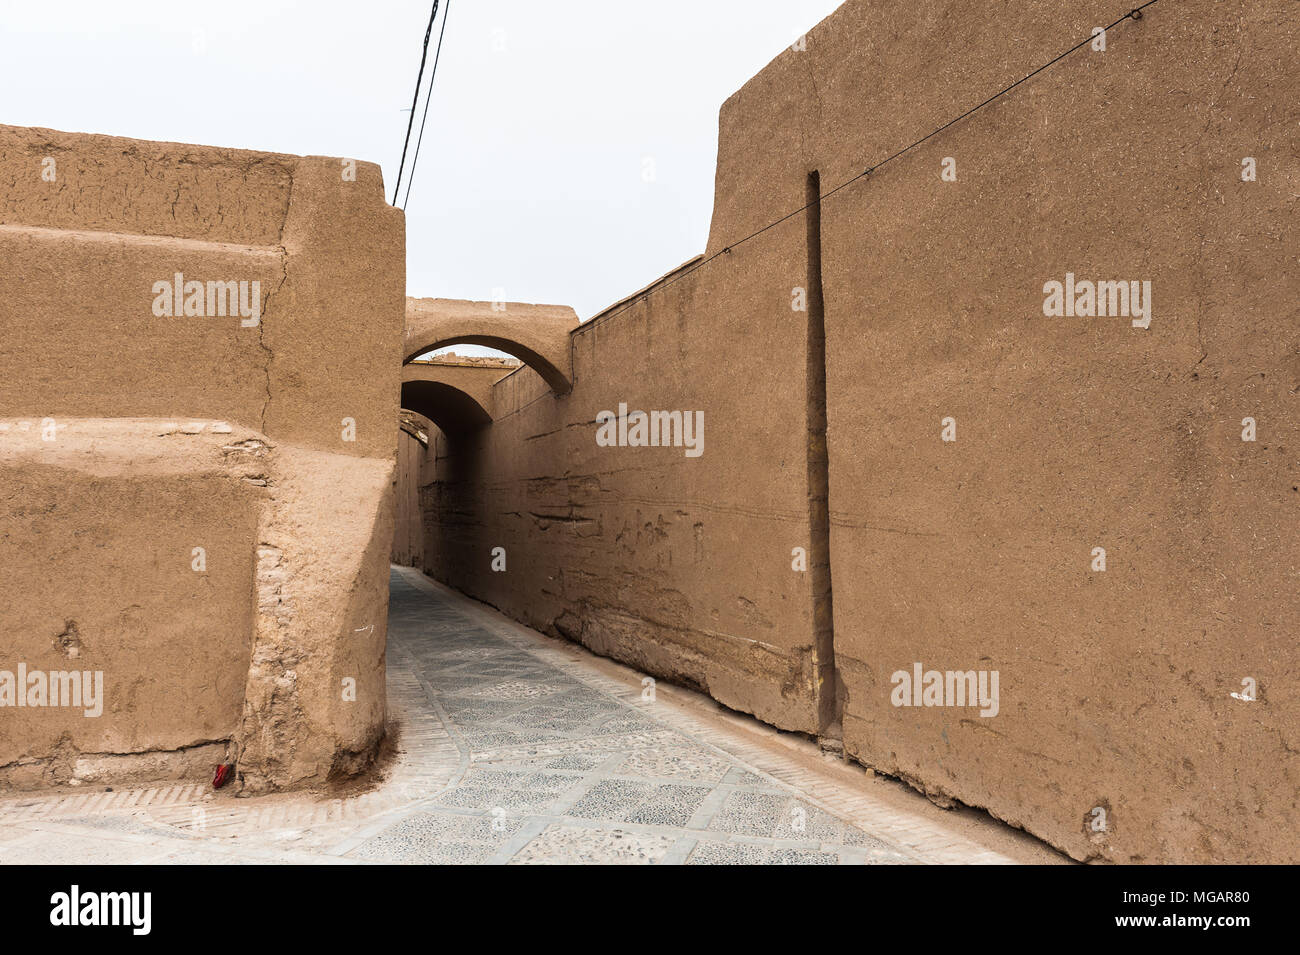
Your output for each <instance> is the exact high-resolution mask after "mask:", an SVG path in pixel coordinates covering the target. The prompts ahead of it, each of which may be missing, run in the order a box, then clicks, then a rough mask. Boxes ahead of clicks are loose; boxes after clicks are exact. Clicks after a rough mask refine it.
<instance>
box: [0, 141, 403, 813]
mask: <svg viewBox="0 0 1300 955" xmlns="http://www.w3.org/2000/svg"><path fill="white" fill-rule="evenodd" d="M47 159H48V160H51V161H52V162H53V166H52V167H50V168H52V169H53V170H54V171H55V175H54V178H53V179H45V178H42V171H43V169H45V168H46V167H47V163H46V160H47ZM348 162H349V161H341V160H339V159H329V158H320V157H297V156H282V155H274V154H264V153H252V152H247V151H243V150H228V149H218V148H213V147H201V146H187V145H180V144H174V143H149V142H141V141H138V140H128V139H120V138H116V137H105V136H87V135H80V134H71V133H61V132H55V131H52V130H41V129H18V128H14V127H0V182H3V183H4V184H5V185H6V194H5V196H4V199H3V205H0V247H3V253H4V256H5V260H6V262H7V263H8V264H9V265H10V267H9V268H6V269H5V270H4V271H3V273H2V274H0V303H2V304H0V324H2V325H3V328H4V334H5V348H4V350H3V352H0V372H3V374H0V472H2V473H3V480H0V496H3V497H4V499H5V501H6V505H7V506H8V507H9V508H11V510H9V511H8V512H7V513H6V515H5V518H4V520H5V524H4V533H3V537H0V566H3V567H4V568H5V569H6V571H7V572H6V573H5V580H6V599H5V606H4V608H3V621H2V623H3V626H4V629H5V631H6V632H7V633H9V634H11V635H16V636H13V637H12V639H11V640H10V641H9V642H8V644H7V645H6V646H4V659H3V661H2V662H0V669H4V668H7V669H10V670H12V669H13V667H14V666H15V665H16V663H17V662H18V661H23V662H25V663H26V664H27V665H28V666H30V667H33V668H36V667H37V666H38V663H37V662H34V661H39V660H44V659H46V658H47V657H50V654H51V653H52V652H54V651H53V650H51V649H50V647H49V646H47V645H51V646H52V645H53V643H52V641H54V637H55V636H56V634H57V633H58V632H62V631H63V629H64V626H65V621H66V620H75V621H76V624H77V633H78V635H79V639H80V641H81V642H82V644H83V646H84V647H86V648H87V649H86V651H85V653H86V659H87V660H92V659H93V661H94V662H95V664H96V668H97V669H101V670H102V672H103V675H104V680H105V699H106V707H105V712H104V714H103V715H102V716H101V717H98V718H95V719H82V720H74V721H72V722H69V719H71V718H70V717H69V716H68V714H67V712H61V711H56V710H54V709H53V708H47V709H44V710H41V709H30V710H26V711H24V710H20V709H11V708H7V707H6V708H3V709H0V767H4V768H5V769H3V770H0V785H16V786H29V785H44V784H49V783H58V782H68V781H72V782H76V781H89V780H90V779H96V780H102V779H112V778H119V777H121V778H161V777H165V776H169V775H170V776H172V777H175V776H177V775H185V776H194V775H196V774H197V775H199V776H200V777H202V776H207V775H210V774H211V771H212V768H213V765H214V764H215V762H222V761H237V768H238V774H239V779H240V781H241V783H242V785H243V786H244V787H245V788H246V789H248V790H264V789H269V788H281V787H286V786H293V785H306V784H314V783H318V782H323V781H324V780H325V779H326V778H327V777H328V776H329V775H331V774H332V773H333V774H338V773H343V774H347V773H351V772H355V771H357V770H359V769H362V768H364V766H365V765H366V762H367V760H368V758H369V757H370V756H371V755H373V752H374V750H375V748H376V745H377V742H378V739H379V736H380V735H381V734H382V728H383V724H384V711H385V705H384V683H383V648H384V640H385V626H386V612H387V566H386V565H387V559H386V558H387V554H386V549H387V546H388V542H389V540H390V538H391V534H392V515H391V486H390V485H391V474H392V470H393V466H394V461H395V454H396V437H395V429H394V427H393V422H394V420H395V418H396V412H397V394H398V390H399V387H400V371H399V370H398V369H399V365H400V361H401V357H402V354H401V346H402V320H403V307H404V282H405V267H404V254H405V253H404V242H403V234H402V233H403V227H402V216H401V213H400V212H398V211H396V210H393V209H391V208H390V207H388V206H387V204H386V203H385V202H384V199H383V190H382V182H381V177H380V172H379V169H378V167H376V166H374V165H372V164H368V163H360V162H358V163H355V164H352V166H351V170H350V172H347V173H345V170H346V167H347V163H348ZM176 273H181V274H183V275H184V277H185V279H186V280H187V281H188V280H194V281H199V282H207V281H245V282H249V283H251V282H254V281H256V282H257V283H258V284H259V286H260V296H259V298H258V304H259V306H260V308H259V311H260V321H258V322H256V323H255V324H253V325H251V326H245V325H244V324H242V322H241V316H239V315H232V314H227V315H207V314H202V315H186V316H176V317H170V316H168V317H160V316H158V315H157V314H156V313H155V311H154V310H153V309H152V304H153V301H154V297H155V293H154V291H153V285H154V283H155V282H157V281H160V280H162V281H171V280H172V278H173V276H174V275H175V274H176ZM42 422H50V423H51V424H52V427H53V431H52V435H53V437H52V438H51V439H50V440H43V438H42V434H43V433H44V432H43V431H42ZM376 541H381V542H382V546H378V545H377V544H376ZM196 547H201V548H202V549H203V551H204V553H205V557H206V565H205V567H204V568H203V569H202V570H201V571H198V570H195V569H194V567H193V566H192V561H193V556H192V552H193V549H194V548H196ZM78 568H80V570H79V569H78ZM124 608H131V609H129V611H128V610H127V609H124ZM56 622H57V623H58V624H59V626H58V627H57V628H56V629H55V630H54V631H50V627H51V626H53V625H54V623H56ZM47 631H50V632H47ZM54 643H57V641H54ZM87 665H89V664H87ZM348 681H350V682H348ZM345 682H346V685H345ZM17 714H21V719H19V718H17V716H16V715H17ZM7 770H13V771H12V772H8V771H7Z"/></svg>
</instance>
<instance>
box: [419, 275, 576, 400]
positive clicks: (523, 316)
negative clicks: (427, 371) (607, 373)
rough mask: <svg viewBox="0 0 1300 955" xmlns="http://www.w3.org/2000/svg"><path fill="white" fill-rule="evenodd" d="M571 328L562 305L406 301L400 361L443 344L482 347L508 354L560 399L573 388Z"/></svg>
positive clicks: (572, 315)
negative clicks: (538, 378)
mask: <svg viewBox="0 0 1300 955" xmlns="http://www.w3.org/2000/svg"><path fill="white" fill-rule="evenodd" d="M577 327H578V315H577V313H576V312H575V311H574V310H573V309H571V308H568V307H567V306H562V305H523V304H518V303H513V302H507V303H504V304H503V305H500V306H494V304H493V303H491V302H463V301H456V300H453V299H441V298H408V299H407V300H406V339H405V347H404V350H403V354H402V361H403V362H404V363H409V362H410V361H411V359H413V358H416V357H418V356H420V355H423V354H424V353H425V352H428V351H432V350H433V349H435V348H441V347H443V346H445V345H456V344H461V343H464V344H469V345H484V346H486V347H488V348H496V349H498V350H500V351H504V352H506V353H508V354H511V355H514V356H515V357H516V358H518V359H519V360H520V361H522V362H524V364H526V365H528V366H529V367H530V368H532V369H533V370H534V371H535V372H537V373H538V374H539V375H541V376H542V379H543V380H544V381H545V382H546V383H547V384H548V385H549V386H550V388H551V390H552V391H554V392H555V393H556V394H557V395H564V394H568V393H569V391H570V390H571V389H572V387H573V385H572V370H571V368H570V364H569V332H571V331H572V330H573V329H575V328H577ZM412 410H414V409H412Z"/></svg>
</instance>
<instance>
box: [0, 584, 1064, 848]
mask: <svg viewBox="0 0 1300 955" xmlns="http://www.w3.org/2000/svg"><path fill="white" fill-rule="evenodd" d="M388 663H389V678H388V682H389V701H390V710H391V712H392V716H393V719H394V721H395V723H396V724H397V725H398V726H399V727H400V737H399V739H400V748H401V750H402V752H401V753H400V754H399V756H398V757H397V759H396V761H395V763H394V764H393V765H392V766H391V767H389V771H388V773H387V776H386V778H385V780H384V781H383V782H382V783H381V784H379V785H378V786H376V787H375V788H374V789H372V790H370V791H369V792H365V793H362V794H359V795H353V796H349V797H346V798H344V797H335V798H331V797H330V795H329V794H309V795H304V794H289V795H277V796H269V797H261V798H256V799H237V798H234V797H232V796H231V795H229V794H227V793H225V792H219V793H214V792H212V791H211V790H210V789H209V788H207V787H205V786H203V785H197V784H177V785H174V786H154V787H150V788H145V789H131V790H125V791H117V792H104V791H102V790H100V791H96V792H78V791H72V792H69V793H62V794H59V795H53V796H51V795H44V794H43V795H39V796H37V795H32V796H27V797H20V798H14V797H10V798H6V799H3V800H0V863H6V862H7V863H17V862H36V863H39V862H103V863H128V862H149V863H156V862H162V863H171V862H176V863H239V862H244V863H262V862H287V863H345V864H346V863H508V864H520V865H524V864H530V863H660V864H678V863H685V864H691V865H710V864H818V865H842V864H896V863H918V862H919V863H925V862H931V863H933V862H940V863H944V862H947V863H951V862H961V863H970V862H975V863H998V862H1011V861H1019V860H1018V859H1017V858H1014V857H1012V856H1009V855H1007V854H1005V853H1004V852H1002V851H998V850H996V849H993V848H990V847H989V846H988V845H987V844H985V843H986V842H987V840H983V841H976V840H973V839H971V838H970V837H969V836H968V835H966V834H963V833H961V832H959V831H957V830H955V829H954V828H952V827H949V826H945V825H943V824H942V822H941V821H940V820H937V819H936V818H934V815H933V814H934V813H938V812H939V810H933V809H932V807H930V806H929V804H928V803H926V804H925V809H926V810H932V811H930V812H927V811H922V810H921V808H920V807H919V806H918V808H917V809H915V810H908V809H906V808H900V807H899V806H898V805H897V804H896V801H890V800H882V799H881V798H879V797H878V796H872V795H870V794H869V793H866V792H864V791H863V790H862V788H861V787H857V786H854V785H852V784H851V781H850V782H846V780H845V779H844V777H843V776H835V775H834V774H830V773H828V772H826V771H824V770H821V769H820V768H819V767H817V766H815V765H813V766H809V765H808V763H807V761H806V760H804V761H800V760H798V759H796V758H794V757H793V756H792V755H791V754H789V753H788V752H786V751H783V749H782V748H781V747H779V746H774V745H772V744H771V743H767V742H765V741H764V740H763V739H761V738H758V737H755V736H754V735H752V734H746V733H741V732H737V731H735V730H734V729H730V728H728V727H727V726H726V725H720V724H719V723H718V722H717V721H710V720H707V719H703V718H701V717H700V716H698V715H696V714H693V713H691V712H690V711H689V707H685V706H683V705H681V704H680V703H678V702H674V701H673V700H668V699H665V694H663V693H658V694H656V693H654V692H652V691H651V689H647V688H645V687H643V685H642V684H641V682H640V681H639V680H637V679H636V675H635V674H631V672H630V671H622V672H621V673H617V672H615V673H611V667H612V666H613V665H611V664H606V665H605V666H603V667H598V666H596V665H594V664H593V662H592V660H591V659H590V658H587V657H585V656H584V655H583V653H582V651H579V650H576V649H575V648H572V647H569V646H567V645H564V644H561V643H559V642H557V641H551V640H547V639H546V638H544V637H542V636H540V635H538V634H536V633H533V632H532V631H529V630H526V629H524V628H523V627H520V626H518V625H516V624H514V623H512V622H510V621H508V620H506V619H505V618H503V617H501V616H500V615H498V614H495V613H493V612H492V611H490V610H487V609H485V608H482V607H481V606H479V605H477V604H474V603H472V602H471V601H468V600H467V599H466V598H464V597H462V596H460V595H458V594H454V593H452V592H450V591H448V590H446V589H445V588H442V587H440V586H438V585H436V584H434V583H432V582H430V581H429V580H427V579H426V578H424V577H423V576H421V575H420V574H418V573H416V572H414V571H411V570H407V569H403V568H395V569H394V572H393V577H392V598H391V604H390V618H389V654H388ZM917 798H918V799H919V798H920V797H917ZM1035 861H1040V860H1035Z"/></svg>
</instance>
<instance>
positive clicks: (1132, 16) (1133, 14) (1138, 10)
mask: <svg viewBox="0 0 1300 955" xmlns="http://www.w3.org/2000/svg"><path fill="white" fill-rule="evenodd" d="M1159 2H1160V0H1147V2H1146V3H1144V4H1142V5H1141V6H1139V7H1135V8H1134V9H1132V10H1130V11H1129V12H1128V13H1126V14H1124V15H1123V16H1122V17H1120V18H1119V19H1118V20H1116V21H1115V22H1114V23H1112V24H1111V25H1110V26H1108V27H1104V28H1103V29H1104V30H1105V32H1107V33H1109V32H1110V31H1111V30H1113V29H1115V27H1117V26H1119V25H1120V24H1121V23H1123V22H1125V21H1126V20H1141V19H1142V11H1143V10H1145V9H1146V8H1147V7H1150V6H1154V5H1155V4H1156V3H1159ZM1095 39H1096V36H1095V35H1094V34H1089V35H1088V37H1087V38H1085V39H1083V40H1080V41H1079V42H1078V43H1076V44H1075V45H1074V46H1072V47H1070V48H1069V49H1068V50H1066V51H1065V52H1063V53H1059V54H1057V55H1056V56H1054V57H1052V59H1050V60H1048V61H1047V62H1046V63H1044V64H1043V65H1042V66H1040V67H1038V68H1037V69H1036V70H1034V71H1033V72H1031V73H1026V74H1025V75H1024V76H1022V77H1021V78H1020V79H1018V80H1016V81H1015V82H1014V83H1012V84H1011V85H1010V86H1007V87H1004V88H1003V89H1001V90H999V91H998V92H996V93H994V94H993V95H992V96H990V97H989V98H988V99H986V100H984V101H983V102H982V103H979V104H978V105H976V106H972V107H971V108H970V109H968V110H966V111H965V112H964V113H961V114H960V115H958V116H956V117H954V118H953V119H950V120H948V122H946V123H944V124H943V125H942V126H940V127H938V128H937V129H934V130H932V131H931V132H929V133H926V134H925V135H924V136H922V137H921V138H920V139H918V140H916V141H915V142H913V143H910V144H908V145H907V146H904V147H903V148H902V149H900V150H898V152H896V153H893V154H892V155H889V156H886V157H885V158H884V159H882V160H880V162H878V163H876V164H875V165H872V166H868V167H867V168H866V169H864V170H863V171H862V172H860V173H858V174H857V175H856V176H853V177H852V178H851V179H846V180H845V181H844V182H842V183H840V184H839V185H838V186H836V187H835V188H833V189H830V190H828V191H827V192H824V193H822V194H821V195H819V196H818V197H817V198H816V199H814V200H812V201H811V202H808V203H805V204H804V205H802V206H800V207H799V208H798V209H795V210H794V211H792V212H788V213H786V214H785V215H783V216H782V217H781V218H779V219H776V220H774V221H772V222H769V223H768V224H767V225H765V226H763V227H762V228H761V229H757V230H755V231H753V232H751V233H750V234H749V235H747V236H745V237H744V238H743V239H738V240H736V241H735V242H732V243H731V244H730V245H728V246H726V247H724V248H722V249H719V250H718V251H717V252H714V253H713V254H712V255H710V256H707V257H706V258H702V259H700V261H698V262H696V263H695V264H694V265H693V266H691V267H690V268H688V269H686V270H685V271H683V272H681V273H680V274H678V275H675V276H673V277H672V278H671V279H669V280H668V281H666V282H664V283H662V284H660V285H656V286H654V287H653V288H651V289H649V290H648V291H646V292H644V293H643V294H641V295H639V296H637V297H635V298H633V299H632V300H630V301H629V302H627V304H625V305H624V306H623V307H622V308H620V309H618V310H617V311H614V312H609V313H608V314H605V315H601V316H600V317H598V318H595V319H592V320H591V321H590V322H587V323H585V324H583V325H582V326H580V327H581V328H584V329H585V328H592V327H595V326H596V325H599V324H601V323H602V322H605V321H608V320H609V319H611V318H613V317H614V316H615V315H621V314H622V313H623V312H626V311H627V310H628V309H630V308H632V307H633V306H636V305H639V304H641V303H642V302H644V301H645V300H646V299H648V298H649V297H650V296H651V295H654V294H655V293H657V292H662V291H663V290H664V289H666V288H669V287H670V286H672V285H675V284H677V283H678V282H680V281H681V280H682V279H684V278H686V277H687V276H688V275H691V274H693V273H694V272H697V271H699V270H700V269H702V268H704V267H705V266H706V265H708V264H709V263H711V262H713V261H715V260H716V259H720V258H722V256H724V255H729V254H731V251H732V249H735V248H736V247H737V246H740V245H744V244H745V243H746V242H748V241H750V240H751V239H756V238H758V237H759V236H760V235H762V234H763V233H764V232H767V231H768V230H769V229H775V228H776V227H777V226H779V225H780V224H781V223H783V222H787V221H789V220H790V219H793V218H794V217H795V216H797V215H799V214H801V213H804V212H807V211H808V210H809V209H811V208H812V207H813V206H815V205H818V204H820V203H821V202H823V201H824V200H826V199H829V198H830V197H831V196H833V195H835V194H836V193H837V192H839V191H840V190H842V189H845V188H847V187H848V186H851V185H852V184H853V183H855V182H857V181H859V180H861V179H866V178H869V177H870V176H871V175H872V173H874V172H876V171H877V170H879V169H880V168H881V167H883V166H885V165H886V164H888V163H891V162H893V161H894V160H895V159H899V158H900V157H902V156H903V155H905V154H906V153H909V152H911V151H912V150H913V149H915V148H916V147H917V146H920V145H921V144H922V143H925V142H928V141H929V140H931V139H933V138H934V137H935V136H938V135H939V134H940V133H942V132H943V131H944V130H946V129H949V128H950V127H952V126H955V125H956V124H957V123H960V122H961V121H962V120H963V119H966V118H967V117H968V116H970V115H972V114H974V113H977V112H979V111H980V110H982V109H983V108H984V107H986V106H988V105H989V104H990V103H993V102H994V101H995V100H998V99H1000V98H1001V97H1003V96H1006V95H1007V94H1008V93H1010V92H1011V91H1012V90H1014V89H1015V88H1016V87H1017V86H1019V85H1020V84H1022V83H1024V82H1026V81H1028V80H1031V79H1033V78H1034V77H1035V76H1037V75H1038V74H1039V73H1041V72H1043V71H1044V70H1046V69H1049V68H1050V67H1052V66H1055V65H1056V64H1057V63H1059V62H1060V61H1061V60H1063V59H1065V58H1066V57H1067V56H1069V55H1070V54H1071V53H1074V52H1075V51H1076V50H1079V49H1082V48H1083V47H1085V46H1087V45H1088V44H1089V43H1091V42H1093V40H1095Z"/></svg>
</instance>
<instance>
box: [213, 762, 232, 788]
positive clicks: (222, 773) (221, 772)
mask: <svg viewBox="0 0 1300 955" xmlns="http://www.w3.org/2000/svg"><path fill="white" fill-rule="evenodd" d="M234 768H235V767H234V766H232V765H231V764H230V763H224V764H222V765H221V766H218V767H217V774H216V775H215V776H213V777H212V788H213V789H220V788H221V787H222V786H224V785H225V784H226V783H228V782H230V776H231V772H232V770H234Z"/></svg>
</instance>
